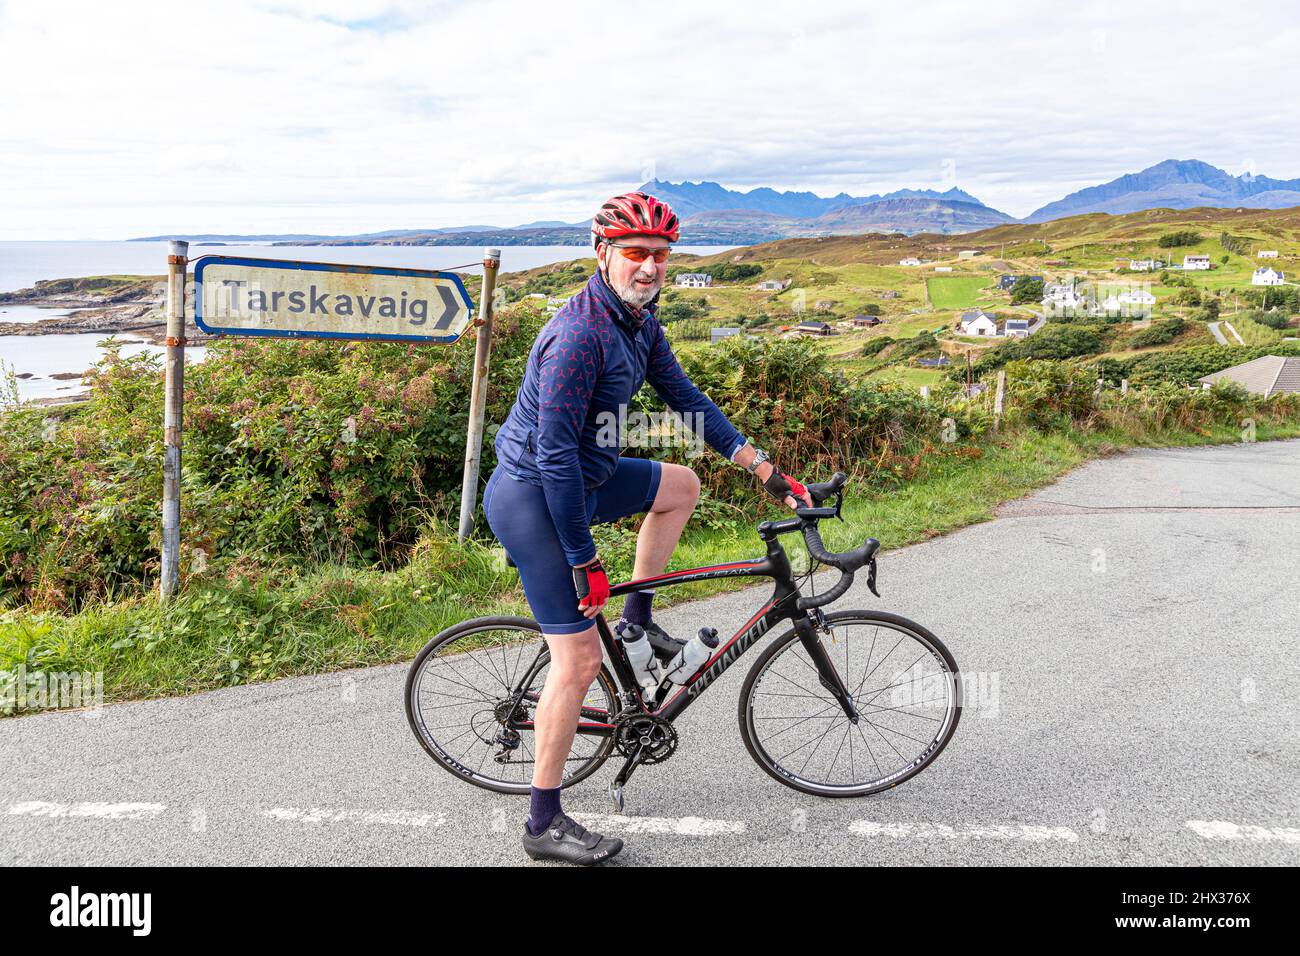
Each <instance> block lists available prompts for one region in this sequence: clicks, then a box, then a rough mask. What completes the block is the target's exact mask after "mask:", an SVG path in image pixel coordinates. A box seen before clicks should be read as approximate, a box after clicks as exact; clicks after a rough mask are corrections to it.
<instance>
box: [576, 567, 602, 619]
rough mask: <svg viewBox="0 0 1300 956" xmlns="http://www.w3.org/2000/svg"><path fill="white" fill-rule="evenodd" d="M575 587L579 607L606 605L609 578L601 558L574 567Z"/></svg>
mask: <svg viewBox="0 0 1300 956" xmlns="http://www.w3.org/2000/svg"><path fill="white" fill-rule="evenodd" d="M573 587H574V589H575V590H576V591H577V592H578V607H579V608H582V609H585V608H590V607H604V606H605V603H606V602H607V601H608V600H609V578H608V577H607V576H606V574H605V568H604V566H603V565H601V563H600V558H597V559H596V560H595V561H593V562H591V564H584V565H583V566H582V567H580V568H574V569H573Z"/></svg>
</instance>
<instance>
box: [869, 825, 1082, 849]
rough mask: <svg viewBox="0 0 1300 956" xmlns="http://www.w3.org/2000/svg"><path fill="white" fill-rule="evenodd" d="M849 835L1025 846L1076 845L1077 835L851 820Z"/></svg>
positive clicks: (1048, 830) (1055, 829) (1027, 828)
mask: <svg viewBox="0 0 1300 956" xmlns="http://www.w3.org/2000/svg"><path fill="white" fill-rule="evenodd" d="M849 832H850V833H852V834H854V835H856V836H866V837H892V838H894V839H903V840H913V839H915V840H1024V841H1026V842H1029V843H1047V842H1049V841H1051V840H1063V841H1064V842H1066V843H1078V842H1079V834H1077V833H1075V832H1074V831H1073V830H1071V829H1070V828H1069V827H1044V826H1032V825H1029V824H1020V823H1016V824H991V825H985V826H970V827H961V828H958V827H950V826H947V825H946V824H943V823H876V822H874V821H872V820H854V821H853V822H852V823H851V824H849Z"/></svg>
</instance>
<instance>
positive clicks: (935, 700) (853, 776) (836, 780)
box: [739, 611, 962, 797]
mask: <svg viewBox="0 0 1300 956" xmlns="http://www.w3.org/2000/svg"><path fill="white" fill-rule="evenodd" d="M826 624H827V627H828V629H829V630H830V631H831V635H832V637H827V636H826V635H824V634H820V635H818V636H819V639H820V640H821V641H822V643H823V644H824V645H825V646H826V650H827V653H828V654H829V655H830V658H831V662H832V663H833V664H834V665H835V668H836V670H837V671H838V672H839V674H840V678H841V679H842V680H843V682H844V685H845V686H846V687H847V688H848V690H849V694H850V696H851V697H852V698H853V700H854V702H855V707H856V708H857V710H858V713H859V719H858V721H857V722H856V723H854V722H852V721H850V720H849V718H848V717H847V716H846V715H845V713H844V710H843V708H842V707H841V706H840V704H839V702H838V701H837V700H836V699H835V698H834V697H833V696H832V695H831V693H830V692H829V691H827V690H826V689H825V688H824V687H823V686H822V685H821V683H820V675H819V674H818V672H817V669H816V668H815V667H814V666H813V663H812V660H811V659H810V658H809V656H808V652H807V650H805V648H804V646H803V643H802V642H801V641H800V640H799V636H798V634H797V633H795V631H794V629H791V630H790V631H788V632H787V633H785V634H783V635H782V636H781V637H779V638H777V640H776V641H775V642H773V643H772V645H771V646H769V647H768V648H767V649H766V650H765V651H764V652H763V654H762V656H761V657H759V659H758V660H757V661H756V662H755V663H754V666H753V668H751V669H750V672H749V675H748V676H747V677H746V679H745V684H744V687H742V688H741V691H740V715H739V716H740V732H741V736H742V737H743V738H744V740H745V746H746V747H747V748H748V750H749V753H750V756H752V757H753V758H754V760H755V761H756V762H757V763H758V765H759V766H760V767H762V768H763V769H764V770H765V771H766V772H767V773H768V774H769V775H770V776H772V777H773V778H774V779H776V780H778V781H780V782H781V783H783V784H785V785H786V786H787V787H792V788H794V789H795V790H799V791H802V792H803V793H811V794H815V795H817V796H821V797H861V796H866V795H867V794H872V793H878V792H880V791H881V790H887V789H889V788H890V787H896V786H898V785H899V784H900V783H902V782H903V781H904V780H907V779H908V778H910V777H913V776H915V775H916V774H918V773H920V772H921V771H922V770H924V769H925V768H926V767H927V766H929V765H930V763H931V762H933V760H934V759H935V758H936V757H938V756H939V754H940V753H941V752H942V751H943V748H944V747H945V746H947V744H948V741H949V740H951V739H952V735H953V732H954V731H956V729H957V721H958V720H959V719H960V718H961V706H962V694H961V675H960V673H959V672H958V670H957V662H956V661H955V660H954V659H953V656H952V654H951V653H949V651H948V649H947V648H946V647H944V645H943V643H942V642H941V641H940V640H939V639H938V638H937V637H935V636H934V635H933V634H931V633H930V632H929V631H927V630H926V629H925V628H924V627H922V626H921V625H919V624H917V623H915V622H913V621H909V620H908V619H907V618H904V617H899V616H898V615H896V614H887V613H884V612H871V611H838V612H835V613H833V614H827V615H826ZM832 638H833V639H832Z"/></svg>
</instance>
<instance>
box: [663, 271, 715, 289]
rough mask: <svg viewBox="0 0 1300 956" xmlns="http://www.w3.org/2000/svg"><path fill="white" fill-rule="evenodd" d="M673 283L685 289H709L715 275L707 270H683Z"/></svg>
mask: <svg viewBox="0 0 1300 956" xmlns="http://www.w3.org/2000/svg"><path fill="white" fill-rule="evenodd" d="M673 284H674V285H677V286H681V287H682V288H684V289H707V288H708V287H709V286H711V285H713V276H711V275H709V274H708V273H706V272H683V273H681V274H680V275H678V276H677V280H676V282H674V283H673Z"/></svg>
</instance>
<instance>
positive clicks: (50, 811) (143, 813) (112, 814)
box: [9, 800, 167, 820]
mask: <svg viewBox="0 0 1300 956" xmlns="http://www.w3.org/2000/svg"><path fill="white" fill-rule="evenodd" d="M166 809H167V805H166V804H163V803H49V802H47V801H44V800H28V801H25V802H23V803H13V804H10V805H9V816H26V817H96V818H98V819H101V820H141V819H144V818H146V817H156V816H158V814H160V813H162V812H163V811H164V810H166Z"/></svg>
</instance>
